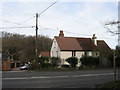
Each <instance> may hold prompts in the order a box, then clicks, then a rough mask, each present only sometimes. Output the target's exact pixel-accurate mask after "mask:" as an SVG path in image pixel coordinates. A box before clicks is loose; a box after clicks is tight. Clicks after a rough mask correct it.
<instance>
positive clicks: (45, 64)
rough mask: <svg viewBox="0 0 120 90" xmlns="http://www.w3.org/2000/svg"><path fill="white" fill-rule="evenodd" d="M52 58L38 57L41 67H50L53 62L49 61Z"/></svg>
mask: <svg viewBox="0 0 120 90" xmlns="http://www.w3.org/2000/svg"><path fill="white" fill-rule="evenodd" d="M49 61H50V59H49V58H48V57H40V58H38V63H40V66H41V68H49V67H51V64H50V63H49Z"/></svg>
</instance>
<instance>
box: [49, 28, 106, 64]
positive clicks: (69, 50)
mask: <svg viewBox="0 0 120 90" xmlns="http://www.w3.org/2000/svg"><path fill="white" fill-rule="evenodd" d="M98 42H99V41H98V40H97V37H96V36H95V34H94V35H93V37H92V39H91V38H80V37H64V33H63V31H62V30H61V31H60V34H59V36H55V37H54V39H53V43H52V47H51V52H50V54H51V57H59V58H61V60H62V61H61V64H68V63H67V62H66V61H65V59H67V58H69V57H77V58H78V59H80V58H81V57H82V56H84V55H88V56H93V57H98V56H99V51H98V45H97V43H98ZM102 42H104V41H102ZM104 43H105V42H104ZM99 46H100V45H99Z"/></svg>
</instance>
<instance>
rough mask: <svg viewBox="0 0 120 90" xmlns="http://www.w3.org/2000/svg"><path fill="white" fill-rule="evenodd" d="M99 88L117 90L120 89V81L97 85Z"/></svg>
mask: <svg viewBox="0 0 120 90" xmlns="http://www.w3.org/2000/svg"><path fill="white" fill-rule="evenodd" d="M97 88H110V89H113V90H115V89H118V88H120V81H116V82H114V81H110V82H105V83H102V84H99V85H97Z"/></svg>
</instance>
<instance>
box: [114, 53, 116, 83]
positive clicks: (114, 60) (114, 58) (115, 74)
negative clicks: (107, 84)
mask: <svg viewBox="0 0 120 90" xmlns="http://www.w3.org/2000/svg"><path fill="white" fill-rule="evenodd" d="M115 59H116V54H115V52H114V54H113V64H114V65H113V66H114V82H116V60H115Z"/></svg>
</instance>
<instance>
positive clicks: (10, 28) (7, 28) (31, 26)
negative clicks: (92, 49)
mask: <svg viewBox="0 0 120 90" xmlns="http://www.w3.org/2000/svg"><path fill="white" fill-rule="evenodd" d="M34 27H35V26H31V27H0V29H14V28H34Z"/></svg>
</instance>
